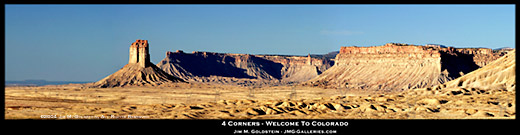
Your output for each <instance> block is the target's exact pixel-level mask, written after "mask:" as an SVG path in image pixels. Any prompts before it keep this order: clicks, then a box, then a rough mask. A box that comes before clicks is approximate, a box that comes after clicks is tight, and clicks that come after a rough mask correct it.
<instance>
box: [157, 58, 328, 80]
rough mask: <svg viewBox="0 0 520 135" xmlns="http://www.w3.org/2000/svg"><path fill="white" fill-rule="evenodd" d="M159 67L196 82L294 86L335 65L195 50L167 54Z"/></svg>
mask: <svg viewBox="0 0 520 135" xmlns="http://www.w3.org/2000/svg"><path fill="white" fill-rule="evenodd" d="M157 66H158V67H159V68H161V69H163V70H164V71H165V72H167V73H169V74H170V75H173V76H178V77H181V78H183V79H185V80H188V81H193V82H211V83H221V84H237V85H243V86H248V85H263V84H273V85H274V84H276V85H284V84H292V83H297V82H302V81H306V80H309V79H312V78H313V77H316V76H317V75H319V74H320V73H322V72H324V71H325V70H326V69H327V68H329V67H331V66H332V62H330V61H327V60H323V59H318V58H312V57H310V55H307V57H305V56H291V55H253V54H233V53H217V52H202V51H193V52H192V53H184V52H183V51H180V50H178V51H175V52H170V51H168V52H166V58H165V59H163V60H162V61H161V62H159V64H157Z"/></svg>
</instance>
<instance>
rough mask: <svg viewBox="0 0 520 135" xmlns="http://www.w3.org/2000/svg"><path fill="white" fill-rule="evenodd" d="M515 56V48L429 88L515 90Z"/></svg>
mask: <svg viewBox="0 0 520 135" xmlns="http://www.w3.org/2000/svg"><path fill="white" fill-rule="evenodd" d="M515 56H516V54H515V50H511V51H510V52H508V53H507V54H506V55H505V56H503V57H500V58H499V59H497V60H495V61H493V62H490V63H489V64H487V65H486V66H484V67H482V68H479V69H477V70H475V71H473V72H471V73H468V74H466V75H464V76H462V77H459V78H457V79H454V80H452V81H449V82H447V83H445V84H442V85H437V86H434V87H432V88H430V90H440V89H445V88H448V89H450V88H463V89H465V90H507V91H515V86H516V81H515V77H516V71H515V69H516V60H515ZM462 93H464V92H462Z"/></svg>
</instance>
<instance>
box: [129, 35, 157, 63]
mask: <svg viewBox="0 0 520 135" xmlns="http://www.w3.org/2000/svg"><path fill="white" fill-rule="evenodd" d="M128 64H139V66H141V67H148V66H150V65H151V63H150V54H149V51H148V40H140V39H138V40H135V42H134V43H132V45H131V46H130V58H129V60H128Z"/></svg>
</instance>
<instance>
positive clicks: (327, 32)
mask: <svg viewBox="0 0 520 135" xmlns="http://www.w3.org/2000/svg"><path fill="white" fill-rule="evenodd" d="M320 34H322V35H360V34H364V32H362V31H352V30H322V31H320Z"/></svg>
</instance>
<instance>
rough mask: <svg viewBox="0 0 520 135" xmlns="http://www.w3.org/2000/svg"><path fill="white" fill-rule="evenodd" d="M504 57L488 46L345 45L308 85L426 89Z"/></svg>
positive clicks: (378, 88) (377, 88)
mask: <svg viewBox="0 0 520 135" xmlns="http://www.w3.org/2000/svg"><path fill="white" fill-rule="evenodd" d="M500 56H501V54H499V53H495V52H493V50H491V49H487V48H453V47H445V46H441V45H427V46H420V45H409V44H400V43H388V44H385V45H382V46H370V47H356V46H349V47H341V49H340V52H339V54H337V55H336V58H335V64H334V66H332V67H331V68H330V69H328V70H327V71H325V72H323V73H322V74H321V75H319V76H318V77H316V78H314V79H311V80H309V81H308V82H307V84H310V85H311V86H326V87H329V86H330V87H336V88H341V87H343V88H354V89H374V90H390V91H392V90H407V89H414V88H424V87H430V86H433V85H437V84H442V83H444V82H447V81H450V80H452V79H455V78H457V77H460V76H461V75H464V74H467V73H469V72H471V71H473V70H475V69H478V68H480V67H482V66H484V65H486V64H488V63H490V62H492V61H493V60H495V59H497V58H498V57H500Z"/></svg>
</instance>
